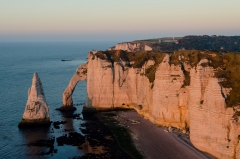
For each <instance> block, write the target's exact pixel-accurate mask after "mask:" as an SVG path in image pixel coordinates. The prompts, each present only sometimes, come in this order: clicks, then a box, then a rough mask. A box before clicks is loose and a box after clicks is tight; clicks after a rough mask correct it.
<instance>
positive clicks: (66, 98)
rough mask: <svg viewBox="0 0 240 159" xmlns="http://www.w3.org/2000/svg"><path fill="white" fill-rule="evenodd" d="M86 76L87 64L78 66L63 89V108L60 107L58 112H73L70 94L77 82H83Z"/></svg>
mask: <svg viewBox="0 0 240 159" xmlns="http://www.w3.org/2000/svg"><path fill="white" fill-rule="evenodd" d="M86 75H87V64H83V65H81V66H79V67H78V68H77V70H76V72H75V74H74V75H73V77H72V78H71V80H70V82H69V84H68V87H67V88H66V89H65V91H64V92H63V95H62V102H63V106H62V107H60V108H59V109H60V110H74V109H75V108H74V107H73V100H72V94H73V91H74V89H75V87H76V85H77V83H78V82H79V81H82V80H85V79H86Z"/></svg>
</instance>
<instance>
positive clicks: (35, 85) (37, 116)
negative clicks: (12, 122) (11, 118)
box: [18, 72, 50, 127]
mask: <svg viewBox="0 0 240 159" xmlns="http://www.w3.org/2000/svg"><path fill="white" fill-rule="evenodd" d="M39 125H43V126H48V125H50V117H49V107H48V105H47V102H46V99H45V96H44V91H43V86H42V82H41V80H40V78H39V77H38V74H37V73H36V72H35V73H34V75H33V79H32V86H31V87H30V88H29V90H28V100H27V104H26V107H25V110H24V113H23V117H22V121H21V122H20V123H19V125H18V127H31V126H39Z"/></svg>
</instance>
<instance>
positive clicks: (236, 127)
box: [86, 52, 240, 159]
mask: <svg viewBox="0 0 240 159" xmlns="http://www.w3.org/2000/svg"><path fill="white" fill-rule="evenodd" d="M170 59H171V57H170V55H169V54H166V55H165V57H164V58H163V60H162V62H161V63H160V64H159V65H157V67H156V73H155V80H154V81H153V82H150V81H149V79H148V77H147V76H146V75H145V74H146V73H147V70H148V68H150V67H151V66H153V65H154V64H155V62H156V61H155V60H154V59H152V60H148V61H145V64H143V65H142V67H140V68H134V67H131V66H130V65H129V64H130V63H131V64H132V63H134V62H132V61H124V60H122V59H121V58H120V59H119V60H118V61H116V60H115V61H111V60H109V59H107V57H106V59H104V58H101V57H98V56H97V55H96V52H90V53H89V54H88V62H87V75H86V76H87V101H86V107H87V108H96V109H111V108H118V107H121V108H127V107H131V108H134V109H135V110H137V111H138V113H139V114H141V115H142V116H143V117H145V118H147V119H149V120H150V121H152V122H153V123H155V124H158V125H162V126H174V127H178V128H181V129H182V130H183V131H185V132H189V131H190V140H191V142H192V143H193V145H194V146H195V147H196V148H198V149H200V150H202V151H205V152H207V153H210V154H212V155H214V156H216V157H218V158H223V159H224V158H226V159H230V158H240V144H239V139H240V120H238V116H237V115H236V113H239V108H234V109H233V108H232V107H227V106H226V103H225V99H226V98H227V95H228V94H229V92H230V91H231V89H230V88H224V87H222V86H221V85H220V84H219V82H220V81H221V80H222V79H218V78H216V77H215V76H214V73H215V71H216V69H214V68H213V67H210V66H208V65H207V66H204V65H203V64H204V63H207V62H208V60H207V59H202V60H201V61H200V62H199V63H198V64H197V65H195V66H190V65H189V63H188V62H186V61H182V62H181V64H177V65H174V64H171V62H170ZM179 60H180V61H181V58H180V57H179ZM186 71H187V72H188V74H189V81H190V84H188V85H187V84H185V82H186V80H187V78H188V77H187V76H186V75H185V74H186ZM239 114H240V113H239ZM234 116H235V118H233V117H234Z"/></svg>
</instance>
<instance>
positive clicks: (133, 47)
mask: <svg viewBox="0 0 240 159" xmlns="http://www.w3.org/2000/svg"><path fill="white" fill-rule="evenodd" d="M108 50H124V51H127V52H136V51H140V50H145V51H152V50H153V49H152V47H150V46H149V45H145V44H144V43H139V42H123V43H118V44H116V45H115V46H113V47H110V48H109V49H108Z"/></svg>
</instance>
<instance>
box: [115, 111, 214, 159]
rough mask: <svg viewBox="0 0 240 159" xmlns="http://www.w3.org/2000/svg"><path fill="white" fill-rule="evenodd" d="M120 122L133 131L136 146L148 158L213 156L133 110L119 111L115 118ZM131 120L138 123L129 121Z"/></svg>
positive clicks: (166, 158) (202, 158)
mask: <svg viewBox="0 0 240 159" xmlns="http://www.w3.org/2000/svg"><path fill="white" fill-rule="evenodd" d="M116 119H117V120H118V121H119V122H120V123H126V121H128V122H127V123H126V126H127V127H128V126H129V129H130V130H131V131H132V132H133V134H134V135H133V136H134V142H135V144H136V145H137V148H138V149H139V150H140V151H142V152H144V154H145V156H146V157H147V158H148V159H157V158H161V159H177V158H178V159H182V158H184V159H211V158H213V157H211V156H209V155H207V154H205V153H203V152H200V151H199V150H197V149H196V148H194V147H193V146H192V145H191V144H190V143H187V142H188V141H186V139H184V140H185V141H183V140H181V139H180V138H179V137H176V136H175V135H174V134H173V133H169V132H166V130H165V131H164V128H163V127H158V126H156V125H154V124H153V123H151V122H150V121H148V120H146V119H144V118H142V117H140V116H139V115H138V114H137V112H135V111H121V112H119V113H118V116H117V118H116ZM129 119H130V121H131V120H133V121H134V120H136V121H139V122H140V123H132V122H129Z"/></svg>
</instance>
